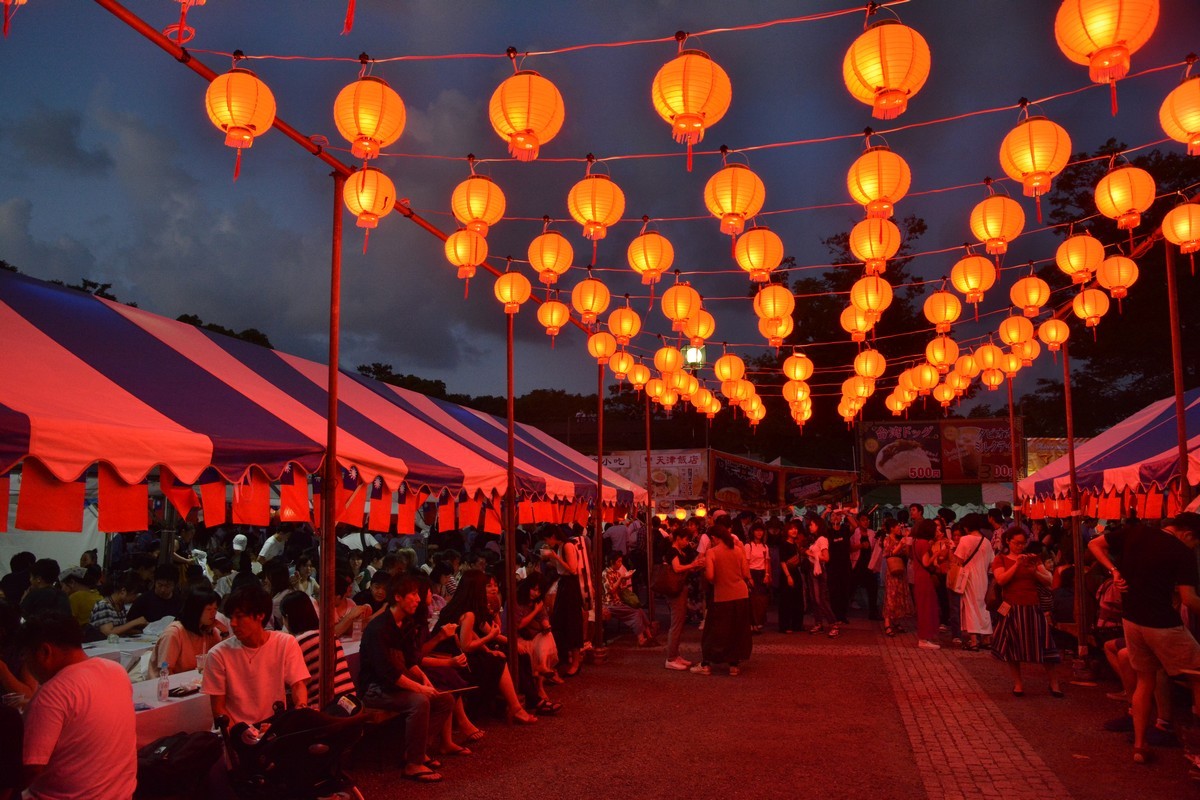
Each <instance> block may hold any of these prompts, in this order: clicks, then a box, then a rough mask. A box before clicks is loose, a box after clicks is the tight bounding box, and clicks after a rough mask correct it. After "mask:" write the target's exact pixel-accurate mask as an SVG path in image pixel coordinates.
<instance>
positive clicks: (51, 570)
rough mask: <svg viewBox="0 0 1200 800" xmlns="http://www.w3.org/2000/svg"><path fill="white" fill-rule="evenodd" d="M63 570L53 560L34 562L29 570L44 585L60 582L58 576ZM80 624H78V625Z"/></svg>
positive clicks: (41, 559) (40, 559) (42, 559)
mask: <svg viewBox="0 0 1200 800" xmlns="http://www.w3.org/2000/svg"><path fill="white" fill-rule="evenodd" d="M60 572H61V570H59V568H58V562H57V561H55V560H54V559H53V558H39V559H38V560H37V561H35V562H33V566H32V567H30V568H29V574H30V575H32V576H33V577H35V578H37V579H38V580H39V581H41V582H42V583H49V584H51V585H53V584H54V583H56V582H57V581H58V576H59V573H60ZM76 624H78V623H76Z"/></svg>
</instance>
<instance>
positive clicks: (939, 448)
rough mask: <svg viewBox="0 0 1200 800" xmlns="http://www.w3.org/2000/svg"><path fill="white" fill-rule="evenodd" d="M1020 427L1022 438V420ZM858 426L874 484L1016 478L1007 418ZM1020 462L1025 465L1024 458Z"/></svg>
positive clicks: (865, 463)
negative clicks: (1014, 476)
mask: <svg viewBox="0 0 1200 800" xmlns="http://www.w3.org/2000/svg"><path fill="white" fill-rule="evenodd" d="M1017 426H1018V431H1017V437H1018V441H1020V440H1021V433H1020V420H1018V421H1017ZM860 430H861V431H862V471H863V475H864V476H865V478H866V479H867V480H870V481H872V482H889V483H915V482H922V481H930V482H938V483H993V482H997V481H1011V480H1013V458H1012V432H1011V430H1010V429H1009V426H1008V420H1007V419H943V420H927V421H908V422H864V423H862V425H861V428H860ZM1018 463H1019V465H1020V466H1022V467H1023V466H1024V458H1021V459H1019V460H1018ZM1020 477H1022V476H1021V475H1018V476H1017V478H1018V479H1019V478H1020Z"/></svg>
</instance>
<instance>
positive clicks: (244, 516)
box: [233, 469, 271, 526]
mask: <svg viewBox="0 0 1200 800" xmlns="http://www.w3.org/2000/svg"><path fill="white" fill-rule="evenodd" d="M249 478H250V480H249V481H246V480H244V479H243V480H242V482H241V483H239V484H238V485H237V486H236V487H234V489H235V491H234V493H233V523H234V524H235V525H262V526H266V525H270V524H271V482H270V481H269V480H267V476H266V475H264V474H263V473H262V472H260V471H259V470H257V469H251V470H250V473H249Z"/></svg>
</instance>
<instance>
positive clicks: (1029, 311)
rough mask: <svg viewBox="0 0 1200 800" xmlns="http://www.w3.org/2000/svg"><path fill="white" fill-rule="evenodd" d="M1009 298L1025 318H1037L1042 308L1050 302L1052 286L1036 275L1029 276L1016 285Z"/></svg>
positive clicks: (1010, 290)
mask: <svg viewBox="0 0 1200 800" xmlns="http://www.w3.org/2000/svg"><path fill="white" fill-rule="evenodd" d="M1008 296H1009V299H1011V300H1012V303H1013V305H1014V306H1016V307H1017V308H1019V309H1021V310H1022V311H1023V312H1024V313H1025V316H1027V317H1036V316H1037V315H1038V312H1040V311H1041V309H1042V306H1044V305H1046V303H1048V302H1049V301H1050V284H1048V283H1046V282H1045V281H1044V280H1042V279H1041V278H1039V277H1037V276H1036V275H1029V276H1026V277H1024V278H1021V280H1019V281H1017V282H1016V283H1014V284H1013V285H1012V288H1011V289H1009V290H1008Z"/></svg>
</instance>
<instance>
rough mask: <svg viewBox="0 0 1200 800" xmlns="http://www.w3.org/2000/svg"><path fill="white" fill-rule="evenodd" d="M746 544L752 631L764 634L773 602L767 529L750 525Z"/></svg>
mask: <svg viewBox="0 0 1200 800" xmlns="http://www.w3.org/2000/svg"><path fill="white" fill-rule="evenodd" d="M749 537H750V538H749V541H748V542H746V562H747V564H748V566H749V567H750V583H751V586H750V630H751V632H753V633H762V629H763V623H764V622H766V620H767V604H768V603H769V602H770V600H771V553H770V550H769V549H768V548H767V528H766V526H765V525H763V524H762V523H761V522H758V521H755V522H753V523H752V524H751V525H750V530H749Z"/></svg>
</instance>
